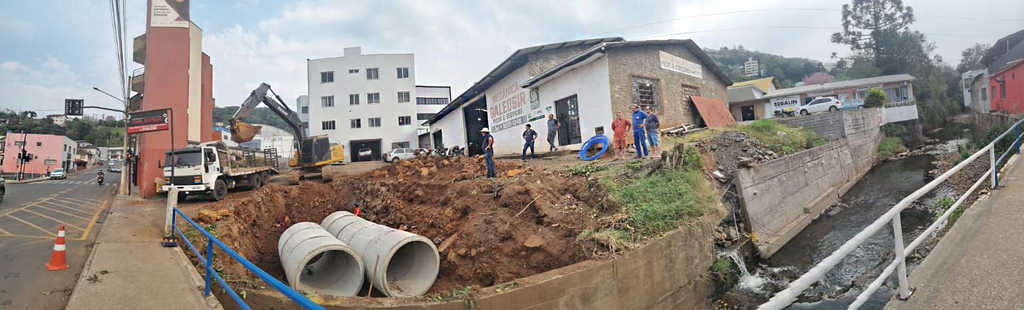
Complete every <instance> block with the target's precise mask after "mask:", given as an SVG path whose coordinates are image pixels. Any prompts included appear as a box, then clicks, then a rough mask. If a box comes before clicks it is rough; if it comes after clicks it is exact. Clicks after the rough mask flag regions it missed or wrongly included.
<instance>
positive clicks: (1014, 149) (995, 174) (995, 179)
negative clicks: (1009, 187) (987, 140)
mask: <svg viewBox="0 0 1024 310" xmlns="http://www.w3.org/2000/svg"><path fill="white" fill-rule="evenodd" d="M1021 123H1024V119H1022V120H1020V121H1018V122H1017V123H1015V124H1013V126H1012V127H1011V128H1008V129H1006V132H1004V133H1003V134H1002V135H1000V136H999V137H998V138H996V139H995V140H992V143H993V147H992V149H993V152H994V151H995V143H996V142H998V141H999V140H1002V139H1003V137H1005V136H1006V135H1007V134H1009V133H1010V132H1011V131H1012V132H1013V135H1014V136H1015V137H1017V139H1016V140H1013V144H1011V145H1010V149H1008V150H1006V151H1005V152H1003V155H1002V156H999V160H996V162H995V163H993V164H992V166H993V167H996V168H995V169H994V171H992V184H993V185H992V187H998V186H999V166H1000V165H1002V164H1003V160H1005V159H1006V156H1007V155H1010V154H1011V153H1012V154H1020V147H1021V145H1020V139H1021V135H1020V127H1021Z"/></svg>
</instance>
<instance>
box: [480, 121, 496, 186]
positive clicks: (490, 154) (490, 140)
mask: <svg viewBox="0 0 1024 310" xmlns="http://www.w3.org/2000/svg"><path fill="white" fill-rule="evenodd" d="M480 134H481V135H483V136H484V141H483V144H484V145H483V151H484V162H485V163H486V164H487V177H488V178H493V177H495V176H497V173H495V172H494V136H491V130H490V129H487V127H484V129H480Z"/></svg>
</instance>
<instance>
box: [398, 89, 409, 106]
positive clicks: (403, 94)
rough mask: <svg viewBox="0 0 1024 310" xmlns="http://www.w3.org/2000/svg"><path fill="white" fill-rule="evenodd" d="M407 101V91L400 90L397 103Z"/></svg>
mask: <svg viewBox="0 0 1024 310" xmlns="http://www.w3.org/2000/svg"><path fill="white" fill-rule="evenodd" d="M402 102H409V92H407V91H400V92H398V103H402Z"/></svg>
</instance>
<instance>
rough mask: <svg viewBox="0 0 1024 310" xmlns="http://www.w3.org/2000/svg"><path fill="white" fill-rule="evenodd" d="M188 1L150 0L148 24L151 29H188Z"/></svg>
mask: <svg viewBox="0 0 1024 310" xmlns="http://www.w3.org/2000/svg"><path fill="white" fill-rule="evenodd" d="M188 2H189V0H152V2H151V3H152V5H151V6H150V7H149V24H150V26H153V27H177V28H188V23H189V17H188V15H189V14H188Z"/></svg>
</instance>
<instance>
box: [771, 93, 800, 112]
mask: <svg viewBox="0 0 1024 310" xmlns="http://www.w3.org/2000/svg"><path fill="white" fill-rule="evenodd" d="M771 105H772V114H769V115H774V114H775V112H777V111H783V110H785V109H786V108H793V109H799V108H800V96H789V97H779V98H772V101H771Z"/></svg>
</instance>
